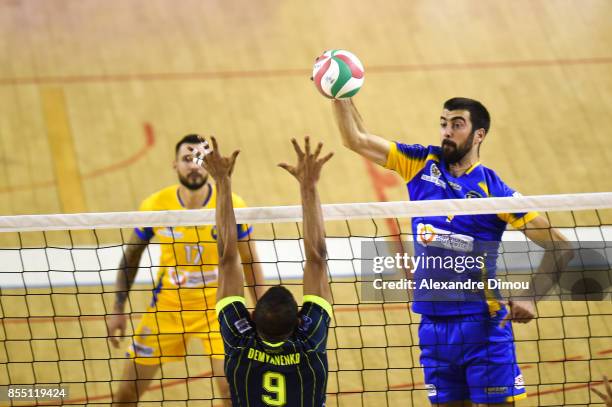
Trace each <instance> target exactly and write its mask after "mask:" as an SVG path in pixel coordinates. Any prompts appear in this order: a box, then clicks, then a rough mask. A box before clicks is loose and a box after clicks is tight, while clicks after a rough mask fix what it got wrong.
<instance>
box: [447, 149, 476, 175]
mask: <svg viewBox="0 0 612 407" xmlns="http://www.w3.org/2000/svg"><path fill="white" fill-rule="evenodd" d="M479 160H480V157H478V153H476V152H475V151H474V150H472V151H470V152H469V153H467V154H466V155H465V157H463V158H462V159H461V160H460V161H459V162H456V163H454V164H448V172H450V174H451V175H452V176H453V177H455V178H459V177H460V176H462V175H463V174H465V173H466V171H467V170H469V169H470V168H472V167H473V166H474V165H475V164H476V163H477V162H478V161H479Z"/></svg>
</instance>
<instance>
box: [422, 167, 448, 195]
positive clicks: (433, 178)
mask: <svg viewBox="0 0 612 407" xmlns="http://www.w3.org/2000/svg"><path fill="white" fill-rule="evenodd" d="M429 173H430V174H431V175H427V174H423V175H421V179H422V180H423V181H427V182H431V183H433V184H435V185H437V186H439V187H441V188H444V189H446V182H444V181H442V180H441V179H440V177H441V176H442V172H441V171H440V169H439V168H438V166H437V165H436V164H435V163H432V164H431V165H430V166H429Z"/></svg>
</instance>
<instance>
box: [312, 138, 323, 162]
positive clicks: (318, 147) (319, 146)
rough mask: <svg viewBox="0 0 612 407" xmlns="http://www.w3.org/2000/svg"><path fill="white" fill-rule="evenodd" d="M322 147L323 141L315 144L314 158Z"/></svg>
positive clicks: (317, 156)
mask: <svg viewBox="0 0 612 407" xmlns="http://www.w3.org/2000/svg"><path fill="white" fill-rule="evenodd" d="M322 148H323V143H321V142H319V144H317V149H316V150H315V153H314V158H315V160H316V159H317V158H319V154H321V149H322Z"/></svg>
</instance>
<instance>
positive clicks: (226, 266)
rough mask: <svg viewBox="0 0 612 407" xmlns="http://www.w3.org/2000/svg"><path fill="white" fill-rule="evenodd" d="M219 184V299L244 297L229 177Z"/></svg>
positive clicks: (222, 179)
mask: <svg viewBox="0 0 612 407" xmlns="http://www.w3.org/2000/svg"><path fill="white" fill-rule="evenodd" d="M215 181H216V183H217V210H216V223H217V230H218V235H217V250H218V252H219V288H218V289H217V299H221V298H224V297H228V296H234V295H240V296H242V295H244V274H243V270H242V265H241V264H240V255H239V252H238V232H237V227H236V217H235V215H234V206H233V203H232V187H231V180H230V178H229V177H225V178H221V179H216V180H215Z"/></svg>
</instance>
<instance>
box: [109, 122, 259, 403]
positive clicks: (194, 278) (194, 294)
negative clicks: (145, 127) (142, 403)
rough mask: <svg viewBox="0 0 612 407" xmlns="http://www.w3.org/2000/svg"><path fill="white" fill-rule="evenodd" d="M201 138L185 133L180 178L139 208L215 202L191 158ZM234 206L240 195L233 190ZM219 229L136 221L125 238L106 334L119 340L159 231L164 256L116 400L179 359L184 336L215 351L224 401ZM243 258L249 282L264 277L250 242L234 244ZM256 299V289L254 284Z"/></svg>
mask: <svg viewBox="0 0 612 407" xmlns="http://www.w3.org/2000/svg"><path fill="white" fill-rule="evenodd" d="M199 144H200V140H199V138H198V136H197V135H195V134H190V135H187V136H185V137H183V138H182V139H181V140H180V141H179V142H178V143H177V144H176V148H175V160H174V163H173V167H174V169H175V170H176V175H177V177H178V179H179V184H178V185H172V186H169V187H167V188H164V189H162V190H160V191H158V192H156V193H154V194H152V195H151V196H149V197H148V198H147V199H145V200H144V201H143V203H142V204H141V206H140V210H143V211H159V210H182V209H185V210H198V209H209V208H214V207H215V202H216V196H217V194H218V191H217V189H216V187H215V185H214V184H213V183H212V182H211V181H210V179H209V176H208V174H207V173H206V171H205V170H204V169H203V168H201V167H200V166H199V165H197V164H196V163H194V162H193V154H192V152H191V151H190V148H193V147H194V146H197V145H199ZM232 200H233V204H234V205H235V206H236V207H244V206H245V203H244V201H243V200H242V198H241V197H239V196H238V195H235V194H234V195H232ZM250 232H251V228H250V227H249V226H247V225H238V226H237V233H238V235H237V236H238V238H239V239H246V238H247V237H248V236H249V233H250ZM217 235H218V231H217V228H216V227H213V226H211V225H205V226H198V227H197V228H196V227H156V228H150V227H145V228H137V229H135V230H134V233H133V234H132V236H131V238H130V240H129V242H128V244H127V245H126V246H125V253H124V257H123V259H122V261H121V265H120V266H119V273H118V274H117V283H116V292H117V293H116V299H115V305H114V313H113V314H112V315H109V317H108V320H107V325H108V331H109V335H110V341H111V343H112V345H113V346H114V347H115V348H118V347H119V340H120V339H121V336H124V335H125V330H126V324H127V320H128V318H127V314H125V303H126V301H127V299H128V293H129V290H130V288H131V287H132V283H133V282H134V279H135V278H136V273H137V272H138V264H139V263H140V258H141V256H142V253H143V252H144V250H145V249H146V247H147V245H148V244H149V242H150V241H151V240H152V239H153V238H154V237H156V238H157V240H158V241H159V243H160V248H161V258H160V267H159V269H158V272H157V278H156V280H157V282H156V285H155V289H154V291H153V297H152V299H151V303H150V304H149V307H148V308H147V312H146V313H145V314H144V315H143V317H142V319H141V320H140V323H139V324H138V327H137V328H136V329H135V330H134V336H133V338H132V343H131V345H130V347H129V350H128V352H127V356H128V357H129V358H131V359H128V360H127V362H126V366H125V370H124V373H123V381H122V382H121V384H120V386H119V389H118V391H117V392H115V394H114V398H113V400H114V401H115V402H117V403H122V405H125V403H126V402H136V401H138V400H139V399H140V397H141V396H142V394H143V393H144V392H146V391H147V389H148V387H149V385H150V383H151V380H152V379H153V378H154V376H155V374H156V373H157V371H158V370H159V368H160V366H161V364H163V363H166V362H171V361H179V360H183V357H184V356H185V354H186V344H187V342H188V341H189V340H191V339H196V338H197V339H200V340H201V342H202V345H203V347H204V351H205V353H206V354H210V355H212V359H211V365H212V369H213V374H214V376H215V382H216V384H217V387H218V389H219V393H220V396H221V398H224V399H225V403H226V405H230V404H229V388H228V386H227V382H226V380H225V377H223V342H222V339H221V335H220V333H219V324H218V321H217V318H216V315H215V313H214V308H215V303H216V292H217V289H216V283H217V265H218V257H217V248H216V240H217ZM239 252H240V258H241V259H242V261H243V262H244V263H245V264H250V265H251V266H250V267H252V270H251V272H250V273H247V279H248V280H249V281H248V283H249V285H250V286H251V287H253V285H254V283H255V280H257V282H258V283H263V278H262V276H261V270H260V268H259V265H258V264H257V263H256V262H257V253H256V252H255V250H254V247H249V243H248V242H241V243H240V246H239ZM252 294H253V300H254V301H255V300H256V298H255V296H254V291H253V289H252Z"/></svg>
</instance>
